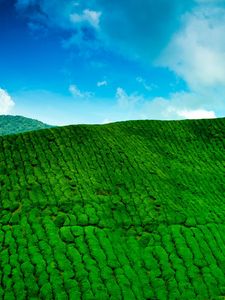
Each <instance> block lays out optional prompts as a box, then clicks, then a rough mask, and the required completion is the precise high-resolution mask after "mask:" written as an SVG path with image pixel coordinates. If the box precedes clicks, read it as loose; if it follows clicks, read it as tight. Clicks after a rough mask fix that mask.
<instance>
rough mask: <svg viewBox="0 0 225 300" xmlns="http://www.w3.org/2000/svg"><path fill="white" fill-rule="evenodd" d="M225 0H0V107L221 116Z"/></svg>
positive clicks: (26, 111)
mask: <svg viewBox="0 0 225 300" xmlns="http://www.w3.org/2000/svg"><path fill="white" fill-rule="evenodd" d="M224 96H225V0H213V1H212V0H187V1H180V0H170V1H169V0H123V1H121V0H114V1H103V0H92V1H84V0H60V1H59V0H0V114H14V115H15V114H19V115H24V116H27V117H32V118H36V119H39V120H41V121H44V122H46V123H49V124H58V125H64V124H72V123H73V124H77V123H100V124H101V123H107V122H113V121H118V120H128V119H187V118H188V119H191V118H214V117H222V116H224V115H225V97H224Z"/></svg>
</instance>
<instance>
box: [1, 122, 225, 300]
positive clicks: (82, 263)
mask: <svg viewBox="0 0 225 300" xmlns="http://www.w3.org/2000/svg"><path fill="white" fill-rule="evenodd" d="M224 297H225V119H214V120H193V121H163V122H162V121H129V122H120V123H113V124H108V125H89V126H88V125H79V126H67V127H61V128H50V129H45V130H40V131H34V132H27V133H23V134H18V135H12V136H5V137H0V299H4V300H13V299H15V300H22V299H33V300H34V299H45V300H47V299H58V300H66V299H74V300H79V299H85V300H91V299H99V300H107V299H113V300H120V299H121V300H122V299H124V300H133V299H146V300H147V299H149V300H152V299H159V300H161V299H162V300H164V299H171V300H173V299H174V300H175V299H179V300H180V299H188V300H192V299H202V300H207V299H225V298H224Z"/></svg>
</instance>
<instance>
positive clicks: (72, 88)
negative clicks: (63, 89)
mask: <svg viewBox="0 0 225 300" xmlns="http://www.w3.org/2000/svg"><path fill="white" fill-rule="evenodd" d="M69 92H70V93H71V94H72V96H73V97H74V98H86V99H88V98H90V97H92V96H93V94H92V93H91V92H81V91H80V90H79V89H78V87H77V86H76V85H75V84H71V85H70V86H69Z"/></svg>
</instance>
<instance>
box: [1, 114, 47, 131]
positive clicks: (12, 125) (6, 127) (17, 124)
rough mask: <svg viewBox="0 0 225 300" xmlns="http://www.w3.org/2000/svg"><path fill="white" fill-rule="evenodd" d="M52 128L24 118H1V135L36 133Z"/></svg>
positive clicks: (5, 116) (3, 116) (8, 116)
mask: <svg viewBox="0 0 225 300" xmlns="http://www.w3.org/2000/svg"><path fill="white" fill-rule="evenodd" d="M50 127H52V126H50V125H47V124H44V123H42V122H40V121H38V120H34V119H30V118H26V117H22V116H11V115H2V116H0V135H12V134H18V133H22V132H26V131H34V130H40V129H44V128H50Z"/></svg>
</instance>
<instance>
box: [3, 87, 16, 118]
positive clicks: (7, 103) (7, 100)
mask: <svg viewBox="0 0 225 300" xmlns="http://www.w3.org/2000/svg"><path fill="white" fill-rule="evenodd" d="M14 105H15V103H14V101H13V100H12V98H11V96H10V95H9V94H8V93H7V91H5V90H4V89H1V88H0V115H4V114H7V113H8V112H10V110H11V109H12V107H13V106H14Z"/></svg>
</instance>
